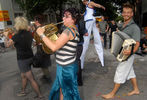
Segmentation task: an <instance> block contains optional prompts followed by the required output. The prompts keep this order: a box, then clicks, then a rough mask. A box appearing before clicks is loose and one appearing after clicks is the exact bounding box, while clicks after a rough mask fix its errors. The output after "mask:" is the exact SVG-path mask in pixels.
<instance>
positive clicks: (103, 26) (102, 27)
mask: <svg viewBox="0 0 147 100" xmlns="http://www.w3.org/2000/svg"><path fill="white" fill-rule="evenodd" d="M101 19H102V20H101V21H100V22H99V27H100V35H101V36H102V37H103V40H104V48H105V49H106V47H107V32H108V29H109V25H108V23H107V21H105V18H104V16H101Z"/></svg>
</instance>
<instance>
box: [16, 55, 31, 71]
mask: <svg viewBox="0 0 147 100" xmlns="http://www.w3.org/2000/svg"><path fill="white" fill-rule="evenodd" d="M17 62H18V67H19V70H20V72H21V73H26V72H28V71H30V70H31V64H32V62H33V58H28V59H23V60H18V61H17Z"/></svg>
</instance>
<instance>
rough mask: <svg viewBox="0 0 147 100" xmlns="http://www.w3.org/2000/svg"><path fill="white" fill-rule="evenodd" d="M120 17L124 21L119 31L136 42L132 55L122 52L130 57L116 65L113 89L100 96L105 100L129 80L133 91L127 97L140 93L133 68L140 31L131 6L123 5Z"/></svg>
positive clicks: (125, 51)
mask: <svg viewBox="0 0 147 100" xmlns="http://www.w3.org/2000/svg"><path fill="white" fill-rule="evenodd" d="M122 16H123V19H124V23H123V26H122V27H121V29H120V30H121V31H123V32H124V33H126V34H127V35H129V36H130V37H131V38H132V39H134V40H135V41H136V44H135V46H134V49H133V52H132V53H133V54H132V55H130V54H131V50H124V51H123V54H124V55H130V57H129V58H128V59H127V60H126V61H123V62H120V63H119V64H118V66H117V68H116V72H115V76H114V83H115V85H114V88H113V90H112V91H111V92H110V93H108V94H106V95H102V97H103V98H105V99H110V98H113V97H114V96H115V94H116V92H117V91H118V89H119V87H120V85H121V84H123V83H125V82H126V80H131V82H132V85H133V91H131V92H129V93H128V96H131V95H134V94H139V93H140V92H139V89H138V85H137V80H136V75H135V72H134V68H133V62H134V53H135V52H136V51H137V50H138V48H139V44H140V42H139V41H140V29H139V27H138V26H137V25H136V24H135V22H134V21H133V6H132V5H131V4H129V3H126V4H124V5H123V11H122Z"/></svg>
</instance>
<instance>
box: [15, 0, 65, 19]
mask: <svg viewBox="0 0 147 100" xmlns="http://www.w3.org/2000/svg"><path fill="white" fill-rule="evenodd" d="M15 1H16V2H17V3H18V4H19V6H20V8H21V9H22V10H23V11H24V12H25V14H26V16H27V18H28V19H32V18H33V16H35V15H37V14H42V13H44V12H45V11H46V10H47V9H53V10H54V11H55V12H56V11H57V10H62V9H61V7H62V4H63V3H64V2H66V1H67V0H15Z"/></svg>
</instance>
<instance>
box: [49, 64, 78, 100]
mask: <svg viewBox="0 0 147 100" xmlns="http://www.w3.org/2000/svg"><path fill="white" fill-rule="evenodd" d="M77 71H78V66H77V62H75V63H73V64H70V65H67V66H61V65H59V64H57V71H56V79H55V81H54V84H53V86H52V89H51V92H50V96H49V100H60V88H61V89H62V94H63V100H81V99H80V95H79V91H78V84H77Z"/></svg>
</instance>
